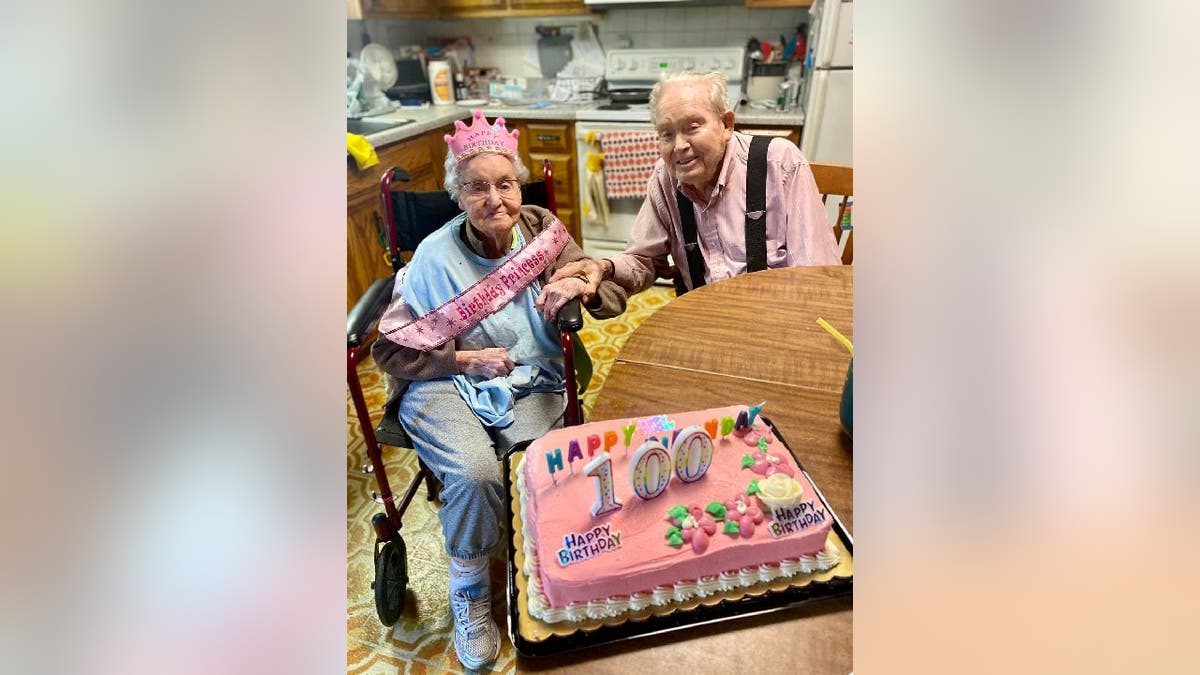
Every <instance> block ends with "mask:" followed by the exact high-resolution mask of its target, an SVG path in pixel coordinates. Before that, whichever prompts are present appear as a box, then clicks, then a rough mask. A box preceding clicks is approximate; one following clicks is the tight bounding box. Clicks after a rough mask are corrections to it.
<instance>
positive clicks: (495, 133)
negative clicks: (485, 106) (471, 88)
mask: <svg viewBox="0 0 1200 675" xmlns="http://www.w3.org/2000/svg"><path fill="white" fill-rule="evenodd" d="M454 129H455V131H454V135H453V136H451V135H450V134H446V136H445V138H446V143H447V144H448V145H449V146H450V151H451V152H453V153H454V161H455V162H461V161H463V160H464V159H467V158H469V157H474V156H475V155H478V154H480V153H483V152H498V153H500V154H502V155H508V156H509V157H516V156H517V134H519V133H521V132H520V130H519V129H513V130H512V131H509V130H508V129H507V128H505V126H504V118H503V117H497V118H496V122H495V123H494V124H491V125H489V124H488V122H487V118H486V117H484V116H483V111H482V110H476V111H475V113H474V119H473V120H471V126H469V127H468V126H467V125H465V124H463V122H462V120H455V121H454Z"/></svg>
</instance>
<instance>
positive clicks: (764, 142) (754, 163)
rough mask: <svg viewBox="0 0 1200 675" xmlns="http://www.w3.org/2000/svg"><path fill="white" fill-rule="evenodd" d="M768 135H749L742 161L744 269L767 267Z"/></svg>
mask: <svg viewBox="0 0 1200 675" xmlns="http://www.w3.org/2000/svg"><path fill="white" fill-rule="evenodd" d="M770 144H771V137H770V136H753V137H751V138H750V156H749V158H748V161H747V162H746V271H748V272H759V271H761V270H765V269H767V146H768V145H770Z"/></svg>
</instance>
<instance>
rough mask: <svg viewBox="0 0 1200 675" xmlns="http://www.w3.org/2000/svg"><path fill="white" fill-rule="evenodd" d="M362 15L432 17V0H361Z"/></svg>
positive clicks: (368, 16) (369, 16)
mask: <svg viewBox="0 0 1200 675" xmlns="http://www.w3.org/2000/svg"><path fill="white" fill-rule="evenodd" d="M362 10H363V16H364V17H366V18H368V19H374V18H380V19H393V18H400V17H431V18H432V17H433V16H434V15H435V14H436V10H434V7H433V0H363V2H362Z"/></svg>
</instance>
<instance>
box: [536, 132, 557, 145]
mask: <svg viewBox="0 0 1200 675" xmlns="http://www.w3.org/2000/svg"><path fill="white" fill-rule="evenodd" d="M535 138H537V139H538V140H539V141H541V142H543V143H550V142H552V141H553V142H555V143H558V142H559V137H558V136H551V135H549V134H538V135H537V136H535Z"/></svg>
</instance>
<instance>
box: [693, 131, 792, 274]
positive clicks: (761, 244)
mask: <svg viewBox="0 0 1200 675" xmlns="http://www.w3.org/2000/svg"><path fill="white" fill-rule="evenodd" d="M770 144H771V137H770V136H751V137H750V154H749V157H748V158H747V163H746V268H747V271H748V272H758V271H760V270H765V269H767V146H769V145H770ZM675 202H676V204H678V205H679V221H680V225H682V229H683V250H684V252H685V253H686V254H687V261H688V272H690V274H691V277H692V288H693V289H696V288H700V287H701V286H703V285H704V272H705V270H706V269H707V267H706V266H705V265H704V255H703V254H702V253H701V252H700V243H699V242H698V241H697V236H696V211H695V206H694V205H693V204H692V202H691V200H690V199H688V198H687V197H684V196H683V193H682V192H680V191H679V190H676V191H675Z"/></svg>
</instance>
